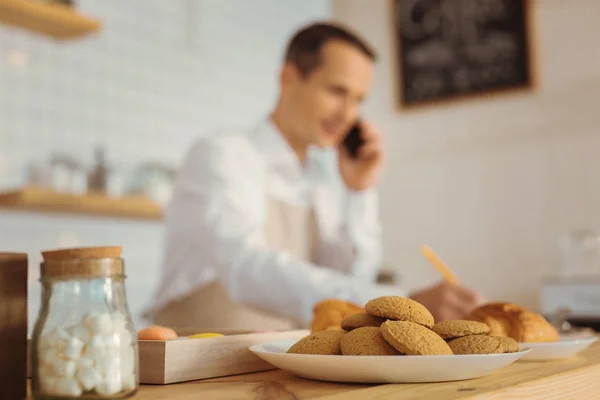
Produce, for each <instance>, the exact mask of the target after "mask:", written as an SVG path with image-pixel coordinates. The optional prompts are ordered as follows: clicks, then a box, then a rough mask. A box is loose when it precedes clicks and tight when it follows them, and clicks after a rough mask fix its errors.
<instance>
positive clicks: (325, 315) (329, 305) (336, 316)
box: [311, 299, 365, 332]
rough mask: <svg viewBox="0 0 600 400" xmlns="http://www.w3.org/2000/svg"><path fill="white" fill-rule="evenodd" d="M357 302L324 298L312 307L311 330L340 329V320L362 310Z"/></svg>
mask: <svg viewBox="0 0 600 400" xmlns="http://www.w3.org/2000/svg"><path fill="white" fill-rule="evenodd" d="M364 311H365V309H364V308H363V307H361V306H359V305H357V304H354V303H350V302H347V301H344V300H339V299H325V300H323V301H320V302H318V303H317V304H315V306H314V307H313V320H312V324H311V332H318V331H324V330H328V329H342V321H343V320H344V318H346V317H347V316H349V315H352V314H356V313H359V312H364Z"/></svg>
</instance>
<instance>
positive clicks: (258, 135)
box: [250, 117, 331, 181]
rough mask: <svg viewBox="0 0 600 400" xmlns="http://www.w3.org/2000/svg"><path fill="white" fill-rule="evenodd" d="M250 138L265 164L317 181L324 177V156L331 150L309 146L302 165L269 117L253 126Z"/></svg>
mask: <svg viewBox="0 0 600 400" xmlns="http://www.w3.org/2000/svg"><path fill="white" fill-rule="evenodd" d="M250 140H251V141H252V142H253V144H254V145H255V147H256V149H257V151H258V152H259V153H260V155H261V158H262V159H263V160H264V161H265V162H266V163H267V164H269V165H271V166H274V167H277V169H278V170H280V171H282V170H283V171H286V172H288V173H291V174H294V175H296V176H298V177H300V176H303V177H305V178H309V179H311V180H317V181H319V180H321V179H323V178H324V176H323V173H324V172H325V171H324V170H323V167H324V166H323V161H324V160H325V158H324V157H328V155H331V154H330V153H331V151H328V150H325V149H318V148H314V147H312V146H311V147H310V148H309V149H308V151H307V153H306V161H305V163H304V164H305V165H303V163H302V162H301V161H300V159H299V158H298V155H297V154H296V152H295V151H294V150H293V149H292V147H291V146H290V144H289V143H288V141H287V140H286V139H285V137H284V136H283V134H282V133H281V131H280V130H279V129H278V128H277V126H275V124H274V123H273V121H272V120H271V118H270V117H267V118H264V119H263V120H262V121H261V122H260V123H259V124H258V125H257V126H255V128H254V129H253V130H252V132H251V134H250Z"/></svg>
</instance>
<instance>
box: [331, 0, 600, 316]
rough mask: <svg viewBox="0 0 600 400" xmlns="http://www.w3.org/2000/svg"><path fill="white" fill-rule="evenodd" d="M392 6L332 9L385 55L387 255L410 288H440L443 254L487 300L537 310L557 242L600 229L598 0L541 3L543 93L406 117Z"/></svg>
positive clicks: (381, 94) (372, 113)
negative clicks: (435, 264) (436, 264)
mask: <svg viewBox="0 0 600 400" xmlns="http://www.w3.org/2000/svg"><path fill="white" fill-rule="evenodd" d="M390 4H391V2H389V1H387V0H372V1H370V2H369V4H368V6H367V4H366V2H364V1H363V0H335V1H334V13H335V16H336V18H339V19H340V20H341V21H343V22H345V23H348V24H351V25H353V26H354V27H355V28H356V29H358V30H359V31H360V32H361V33H362V34H363V35H365V36H366V37H367V39H368V40H369V41H371V42H372V43H374V45H375V46H376V47H377V48H378V49H379V51H380V55H381V58H380V62H379V63H378V66H377V71H376V82H375V85H374V88H373V93H372V94H371V95H370V96H369V102H368V104H367V105H366V106H367V107H366V110H365V115H367V116H369V117H372V118H374V119H375V121H376V122H377V123H378V124H379V126H380V127H381V128H382V130H383V132H384V133H385V134H386V136H387V138H386V144H387V146H388V150H389V157H388V164H387V173H386V176H385V179H384V180H383V183H382V185H383V188H382V193H381V198H382V214H384V215H385V216H386V217H385V219H384V220H383V228H384V232H385V238H384V244H383V245H384V256H385V259H386V261H387V263H388V264H391V265H393V266H394V267H395V268H396V270H397V271H398V272H399V274H401V275H402V281H403V282H404V283H405V284H406V285H407V286H408V287H409V288H418V287H422V286H424V285H428V284H431V283H433V282H435V281H436V280H438V279H439V274H438V273H437V272H436V271H435V270H434V269H433V268H431V266H430V265H428V264H427V262H426V261H425V260H424V259H423V257H421V255H420V254H419V250H418V249H419V246H420V244H421V243H429V244H430V245H431V246H432V247H433V248H434V249H437V251H438V253H439V254H440V255H441V257H442V258H444V259H445V261H447V262H448V263H449V264H450V265H451V266H452V268H453V269H455V270H456V273H457V274H458V276H459V277H460V278H461V280H462V281H463V282H464V283H465V284H468V285H470V286H472V287H475V288H477V289H479V290H480V291H481V292H482V293H483V294H484V296H485V297H487V298H488V299H490V300H509V301H515V302H519V303H522V304H524V305H526V306H530V307H536V306H537V305H538V301H539V298H538V291H537V289H538V287H539V285H540V284H541V280H542V277H544V276H545V275H550V274H553V273H556V271H557V270H558V269H559V257H558V250H557V245H556V243H557V239H558V237H559V235H562V234H563V233H564V232H566V231H568V230H571V229H577V228H580V227H591V228H595V229H600V184H599V182H598V171H600V158H599V157H598V149H600V135H599V132H600V128H599V127H600V113H599V112H598V109H599V108H598V103H599V100H600V50H599V47H598V45H597V44H596V42H597V39H596V38H597V37H598V36H599V35H600V25H599V24H598V19H597V16H598V15H600V2H598V1H597V0H578V1H572V2H565V1H563V0H534V1H532V6H533V12H534V15H533V19H534V25H533V29H534V37H535V39H534V46H535V48H536V49H537V54H536V60H537V64H538V77H539V86H538V87H537V88H536V90H535V91H532V92H527V93H521V94H510V95H508V94H507V95H502V96H497V97H487V98H474V99H472V100H469V101H464V102H457V103H454V104H448V105H440V106H436V107H425V108H422V109H415V110H411V111H407V110H399V109H398V107H397V104H396V102H395V97H396V96H395V94H396V93H395V91H396V79H395V77H394V74H395V71H396V69H395V68H396V60H395V59H394V52H392V51H391V49H393V46H392V43H393V42H392V36H391V32H392V29H391V23H390V18H389V10H390V9H389V5H390Z"/></svg>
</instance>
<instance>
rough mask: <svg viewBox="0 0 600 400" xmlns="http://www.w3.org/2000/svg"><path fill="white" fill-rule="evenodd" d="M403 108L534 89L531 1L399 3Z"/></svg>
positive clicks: (396, 0)
mask: <svg viewBox="0 0 600 400" xmlns="http://www.w3.org/2000/svg"><path fill="white" fill-rule="evenodd" d="M393 1H394V7H393V12H394V35H395V36H396V37H395V42H396V44H397V50H398V51H397V56H398V72H399V79H398V82H399V91H400V98H401V105H402V106H403V107H409V106H414V105H419V104H423V103H431V102H435V101H444V100H450V99H453V98H458V97H465V96H470V95H476V94H484V93H488V92H496V91H500V90H506V89H514V88H524V87H530V86H531V85H532V66H531V57H530V47H531V45H530V43H529V23H528V18H529V12H530V11H529V7H530V4H529V1H528V0H393Z"/></svg>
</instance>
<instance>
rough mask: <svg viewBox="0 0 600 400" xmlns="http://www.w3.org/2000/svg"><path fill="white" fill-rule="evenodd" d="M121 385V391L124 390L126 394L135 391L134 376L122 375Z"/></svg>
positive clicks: (131, 374)
mask: <svg viewBox="0 0 600 400" xmlns="http://www.w3.org/2000/svg"><path fill="white" fill-rule="evenodd" d="M121 383H122V385H123V390H125V391H127V392H129V391H130V390H133V389H135V387H136V382H135V374H133V373H130V374H129V375H123V377H122V378H121Z"/></svg>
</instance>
